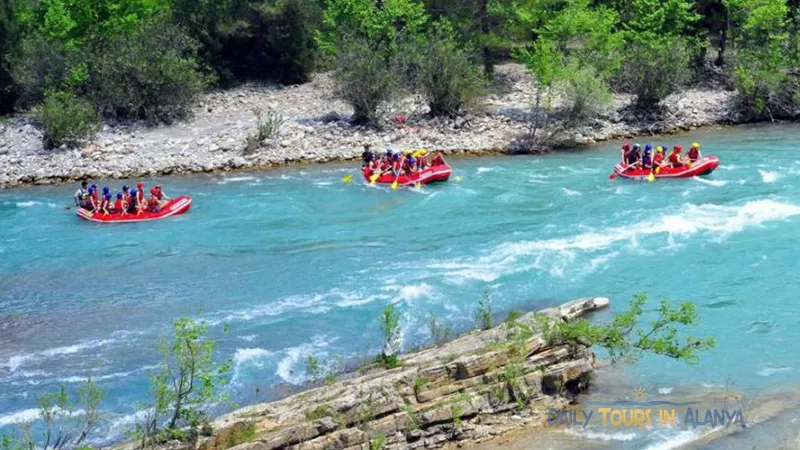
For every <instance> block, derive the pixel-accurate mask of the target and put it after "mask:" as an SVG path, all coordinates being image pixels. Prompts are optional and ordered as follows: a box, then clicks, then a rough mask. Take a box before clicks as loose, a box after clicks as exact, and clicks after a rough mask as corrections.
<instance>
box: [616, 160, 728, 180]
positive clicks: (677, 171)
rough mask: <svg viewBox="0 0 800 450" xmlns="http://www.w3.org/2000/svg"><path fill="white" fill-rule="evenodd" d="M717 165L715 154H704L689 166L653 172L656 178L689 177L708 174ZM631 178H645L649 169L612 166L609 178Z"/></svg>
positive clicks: (665, 168)
mask: <svg viewBox="0 0 800 450" xmlns="http://www.w3.org/2000/svg"><path fill="white" fill-rule="evenodd" d="M717 167H719V158H717V157H716V156H705V157H703V158H700V159H698V160H697V161H695V162H693V163H692V165H691V167H687V166H684V167H675V168H673V167H664V168H662V169H661V170H660V171H658V172H653V176H654V177H656V178H690V177H696V176H699V175H708V174H710V173H711V172H713V171H714V169H716V168H717ZM618 176H619V177H623V178H633V179H637V180H646V179H647V177H649V176H650V169H642V168H628V167H627V166H624V165H622V164H617V165H616V166H614V173H613V174H611V177H610V178H616V177H618Z"/></svg>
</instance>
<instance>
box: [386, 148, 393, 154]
mask: <svg viewBox="0 0 800 450" xmlns="http://www.w3.org/2000/svg"><path fill="white" fill-rule="evenodd" d="M392 153H394V152H392V148H391V147H389V148H387V149H386V155H387V156H392Z"/></svg>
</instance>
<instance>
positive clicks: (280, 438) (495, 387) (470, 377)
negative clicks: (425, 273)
mask: <svg viewBox="0 0 800 450" xmlns="http://www.w3.org/2000/svg"><path fill="white" fill-rule="evenodd" d="M608 304H609V300H608V299H607V298H603V297H595V298H584V299H579V300H575V301H572V302H569V303H566V304H564V305H561V306H559V307H556V308H551V309H547V310H543V311H540V312H539V313H540V314H545V315H546V316H548V317H549V318H550V320H564V319H571V318H575V317H577V316H580V315H582V314H585V313H588V312H591V311H594V310H597V309H601V308H604V307H606V306H607V305H608ZM535 314H536V313H529V314H526V315H523V316H522V317H521V318H519V319H517V322H516V323H534V322H535V321H536V320H537V318H538V320H541V317H542V316H536V315H535ZM515 330H519V327H515V326H513V325H509V324H503V325H499V326H497V327H495V328H493V329H490V330H486V331H475V332H472V333H470V334H467V335H464V336H462V337H460V338H458V339H456V340H454V341H452V342H449V343H447V344H444V345H442V346H438V347H434V348H430V349H426V350H423V351H420V352H417V353H411V354H407V355H404V356H402V357H401V358H400V367H398V368H395V369H392V370H386V369H383V368H380V367H372V368H368V369H367V370H366V373H361V374H352V375H350V376H349V377H345V379H342V380H340V381H337V382H335V383H332V384H330V385H326V386H321V387H317V388H314V389H311V390H308V391H305V392H302V393H299V394H296V395H293V396H291V397H288V398H285V399H283V400H280V401H276V402H272V403H264V404H258V405H254V406H250V407H246V408H243V409H240V410H237V411H235V412H232V413H230V414H228V415H226V416H223V417H221V418H220V419H218V420H217V421H216V422H214V423H213V429H214V435H213V436H211V437H207V438H201V439H200V440H199V441H197V442H196V443H193V444H188V446H189V448H198V449H206V450H212V449H213V450H223V449H228V448H231V447H233V448H235V449H236V450H276V449H293V450H300V449H303V450H312V449H318V450H323V449H325V450H340V449H341V450H345V449H346V450H356V449H359V450H372V449H377V448H382V449H400V448H405V449H418V448H439V447H442V446H443V445H445V444H446V443H448V442H452V441H470V442H479V441H481V440H483V439H487V438H489V437H490V436H496V435H498V434H501V433H503V432H505V431H507V430H510V429H513V428H516V427H519V426H523V425H532V424H538V423H543V422H544V420H545V419H546V411H547V408H551V407H555V408H560V407H563V406H565V405H567V404H569V402H571V401H573V400H574V396H575V395H576V394H577V393H578V392H580V391H581V390H582V389H583V388H584V384H585V383H586V381H587V377H588V374H590V373H591V372H592V371H593V369H594V364H595V359H594V354H593V353H592V351H591V349H590V348H588V347H586V346H582V345H577V346H572V347H570V346H568V345H564V344H561V343H548V342H547V341H546V340H545V337H544V336H543V335H541V334H534V335H532V336H525V338H523V339H521V340H519V342H521V343H522V348H524V349H525V350H524V352H523V353H522V354H518V355H516V356H514V355H512V352H510V351H509V349H508V348H507V347H503V346H500V345H498V343H502V342H507V341H508V339H509V338H510V334H511V333H514V332H515ZM517 348H519V347H517ZM245 430H249V431H247V432H245ZM245 436H246V438H244V437H245ZM243 440H247V442H242V441H243Z"/></svg>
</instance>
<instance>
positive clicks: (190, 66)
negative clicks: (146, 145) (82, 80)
mask: <svg viewBox="0 0 800 450" xmlns="http://www.w3.org/2000/svg"><path fill="white" fill-rule="evenodd" d="M196 49H197V45H196V43H195V42H194V41H193V40H192V39H190V38H189V37H188V36H187V35H186V33H184V32H183V30H181V29H180V28H178V27H177V26H175V25H174V24H172V22H171V21H170V19H169V18H168V17H167V16H164V15H160V16H156V17H152V18H150V19H148V20H146V21H144V22H142V23H141V24H140V26H139V27H138V28H137V29H136V30H134V31H132V32H128V33H121V34H119V35H117V36H114V37H112V38H110V39H109V40H108V42H106V44H105V45H104V46H103V47H102V48H101V49H100V50H99V52H98V55H97V56H96V58H95V59H96V65H95V67H94V70H93V71H92V73H91V78H90V83H89V86H90V89H89V92H88V94H89V98H91V99H92V101H93V103H94V104H95V106H96V107H97V108H98V109H99V110H100V111H102V112H103V113H104V114H107V115H109V116H111V117H115V118H120V119H128V120H145V121H147V122H148V123H158V122H166V123H169V122H172V121H173V120H175V119H178V118H183V117H186V116H187V115H188V114H189V113H190V108H191V106H192V104H193V102H194V101H195V99H196V98H197V96H198V94H200V92H201V91H202V89H203V87H204V86H205V82H206V80H205V79H204V77H203V76H202V75H201V74H200V72H199V70H198V69H199V65H198V64H197V61H196V59H195V52H196Z"/></svg>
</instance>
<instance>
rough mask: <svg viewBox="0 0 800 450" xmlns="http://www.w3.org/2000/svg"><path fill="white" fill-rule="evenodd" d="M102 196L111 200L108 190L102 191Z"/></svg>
mask: <svg viewBox="0 0 800 450" xmlns="http://www.w3.org/2000/svg"><path fill="white" fill-rule="evenodd" d="M103 198H104V199H106V200H111V193H109V192H104V193H103Z"/></svg>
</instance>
